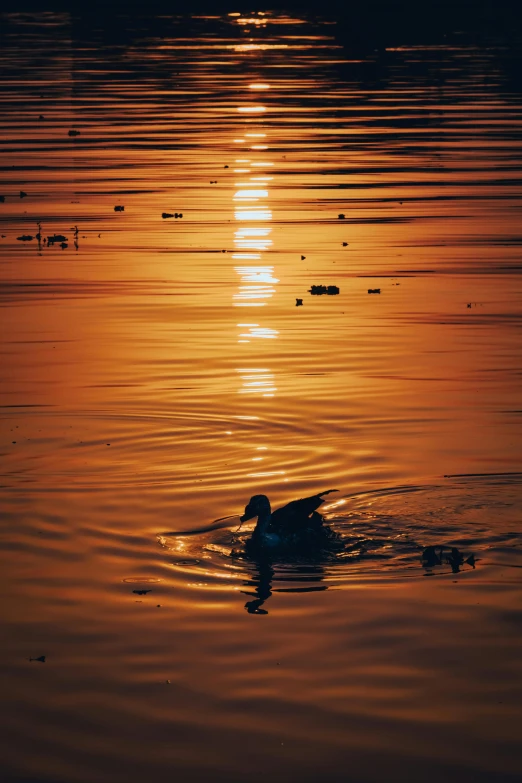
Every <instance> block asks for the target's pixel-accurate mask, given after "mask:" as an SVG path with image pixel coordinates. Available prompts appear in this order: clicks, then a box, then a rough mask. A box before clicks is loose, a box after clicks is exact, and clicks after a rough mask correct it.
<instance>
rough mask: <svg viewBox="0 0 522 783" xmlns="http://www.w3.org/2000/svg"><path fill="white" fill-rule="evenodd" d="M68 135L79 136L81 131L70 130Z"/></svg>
mask: <svg viewBox="0 0 522 783" xmlns="http://www.w3.org/2000/svg"><path fill="white" fill-rule="evenodd" d="M68 135H69V136H79V135H80V131H79V130H70V131H69V134H68Z"/></svg>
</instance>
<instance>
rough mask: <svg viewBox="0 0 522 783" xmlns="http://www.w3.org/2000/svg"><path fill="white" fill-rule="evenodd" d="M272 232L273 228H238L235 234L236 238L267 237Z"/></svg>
mask: <svg viewBox="0 0 522 783" xmlns="http://www.w3.org/2000/svg"><path fill="white" fill-rule="evenodd" d="M271 231H272V229H271V228H238V230H237V231H234V234H235V235H236V237H266V236H268V234H270V233H271Z"/></svg>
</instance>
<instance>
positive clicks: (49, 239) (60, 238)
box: [47, 234, 69, 245]
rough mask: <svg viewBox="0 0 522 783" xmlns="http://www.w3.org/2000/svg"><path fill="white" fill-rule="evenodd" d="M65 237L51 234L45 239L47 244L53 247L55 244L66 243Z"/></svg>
mask: <svg viewBox="0 0 522 783" xmlns="http://www.w3.org/2000/svg"><path fill="white" fill-rule="evenodd" d="M68 241H69V240H68V239H67V237H64V235H63V234H53V235H52V237H47V244H48V245H54V243H55V242H68Z"/></svg>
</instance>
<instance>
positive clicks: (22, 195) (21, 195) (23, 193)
mask: <svg viewBox="0 0 522 783" xmlns="http://www.w3.org/2000/svg"><path fill="white" fill-rule="evenodd" d="M26 196H27V193H26V192H25V190H21V191H20V198H25V197H26Z"/></svg>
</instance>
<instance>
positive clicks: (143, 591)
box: [132, 590, 152, 595]
mask: <svg viewBox="0 0 522 783" xmlns="http://www.w3.org/2000/svg"><path fill="white" fill-rule="evenodd" d="M132 592H133V593H136V595H147V593H151V592H152V590H133V591H132Z"/></svg>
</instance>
